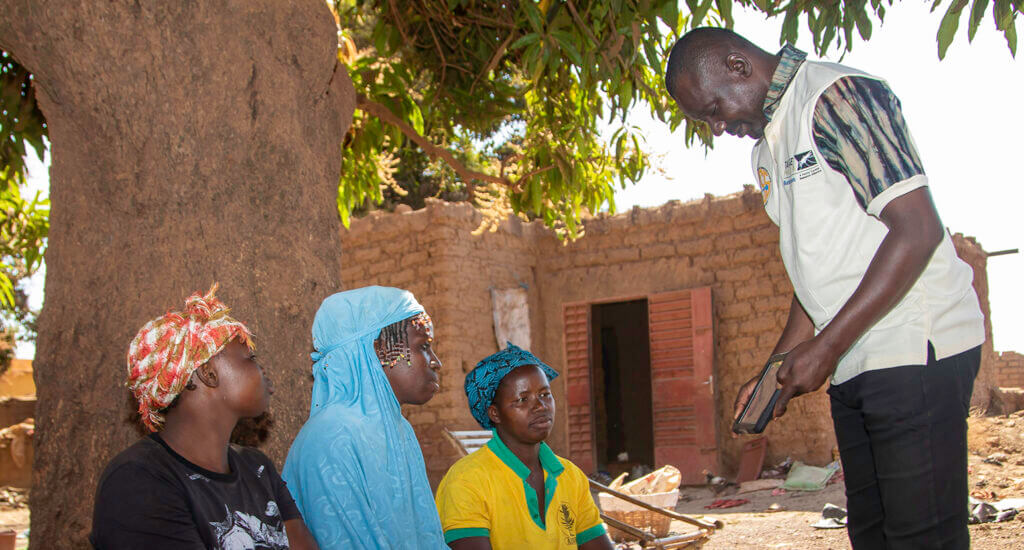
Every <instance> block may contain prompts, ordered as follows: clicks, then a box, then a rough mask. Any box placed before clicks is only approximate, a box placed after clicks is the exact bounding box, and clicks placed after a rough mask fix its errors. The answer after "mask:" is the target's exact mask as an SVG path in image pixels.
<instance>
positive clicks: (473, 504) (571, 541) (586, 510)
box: [437, 433, 605, 550]
mask: <svg viewBox="0 0 1024 550" xmlns="http://www.w3.org/2000/svg"><path fill="white" fill-rule="evenodd" d="M540 463H541V466H542V467H543V468H544V500H545V501H546V502H544V503H543V505H544V508H543V509H541V508H540V506H539V503H538V502H537V493H536V491H534V490H533V489H532V488H530V486H529V485H527V483H526V478H527V477H528V476H529V475H530V469H529V468H527V467H526V465H525V464H523V463H522V461H520V460H519V459H518V458H516V456H515V455H514V454H512V451H510V450H509V449H508V447H506V446H505V444H504V443H502V441H501V438H499V437H498V434H497V433H495V434H494V437H492V438H491V440H490V442H488V443H487V445H486V446H485V447H481V448H480V449H479V450H477V451H476V452H474V453H472V454H470V455H469V456H465V457H463V458H462V459H461V460H459V461H458V462H456V463H455V465H454V466H452V467H451V469H450V470H448V473H447V474H445V476H444V479H442V480H441V485H440V486H439V487H438V488H437V511H438V513H439V514H440V515H441V527H442V528H443V529H444V540H445V542H449V543H450V542H452V541H454V540H458V539H462V538H467V537H489V538H490V539H491V548H493V549H494V550H512V549H517V550H518V549H524V550H525V549H552V550H555V549H557V550H569V549H574V548H578V546H579V545H581V544H584V543H586V542H588V541H590V540H593V539H594V538H597V537H599V536H601V535H603V534H604V533H605V527H604V524H603V523H602V522H601V515H600V512H598V509H597V505H595V504H594V499H593V497H591V496H590V485H589V483H588V482H587V476H586V475H584V474H583V471H582V470H580V469H579V468H577V467H576V465H575V464H573V463H572V462H569V461H568V460H566V459H564V458H561V457H559V456H556V455H555V453H553V452H552V451H551V448H550V447H548V446H547V444H545V443H541V445H540Z"/></svg>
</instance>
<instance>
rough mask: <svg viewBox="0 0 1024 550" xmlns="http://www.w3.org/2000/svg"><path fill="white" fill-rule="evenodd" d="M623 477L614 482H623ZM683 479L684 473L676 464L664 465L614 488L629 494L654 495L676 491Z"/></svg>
mask: <svg viewBox="0 0 1024 550" xmlns="http://www.w3.org/2000/svg"><path fill="white" fill-rule="evenodd" d="M621 479H623V477H622V476H619V477H618V478H616V479H615V481H613V482H612V483H615V482H619V483H622V482H621ZM682 481H683V475H682V474H681V473H679V470H678V469H677V468H676V467H675V466H664V467H662V468H659V469H657V470H655V471H653V472H651V473H649V474H647V475H645V476H643V477H640V478H638V479H634V480H633V481H630V482H629V483H626V484H625V485H622V486H621V487H612V488H613V489H615V490H617V491H619V492H622V493H626V494H627V495H652V494H658V493H668V492H672V491H675V490H676V489H678V488H679V484H680V483H681V482H682Z"/></svg>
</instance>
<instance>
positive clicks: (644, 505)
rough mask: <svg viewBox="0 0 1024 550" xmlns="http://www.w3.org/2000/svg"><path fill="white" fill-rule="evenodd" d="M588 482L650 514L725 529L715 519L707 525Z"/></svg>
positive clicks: (712, 528)
mask: <svg viewBox="0 0 1024 550" xmlns="http://www.w3.org/2000/svg"><path fill="white" fill-rule="evenodd" d="M589 481H590V486H591V487H593V488H594V489H597V490H598V491H600V492H603V493H608V494H609V495H612V496H615V497H618V498H621V499H622V500H624V501H626V502H628V503H630V504H633V505H636V506H639V507H641V508H644V509H646V510H650V511H652V512H658V513H661V514H664V515H666V516H668V517H670V518H672V519H677V520H679V521H682V522H685V523H689V524H690V525H696V526H698V527H703V528H704V529H711V530H714V529H721V528H722V527H725V524H724V523H722V521H721V520H717V519H716V520H715V521H714V523H709V522H707V521H703V520H699V519H697V518H691V517H690V516H685V515H683V514H679V513H677V512H675V511H674V510H666V509H665V508H658V507H657V506H654V505H653V504H647V503H646V502H644V501H642V500H638V499H635V498H633V497H631V496H629V495H627V494H625V493H620V492H618V491H616V490H615V489H612V488H609V487H606V486H604V485H602V484H600V483H598V482H596V481H594V480H593V479H591V480H589Z"/></svg>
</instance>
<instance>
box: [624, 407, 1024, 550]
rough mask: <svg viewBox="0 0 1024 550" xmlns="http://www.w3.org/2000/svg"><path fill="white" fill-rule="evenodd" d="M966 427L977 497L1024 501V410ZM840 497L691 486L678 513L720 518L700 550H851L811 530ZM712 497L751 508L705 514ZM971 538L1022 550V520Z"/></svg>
mask: <svg viewBox="0 0 1024 550" xmlns="http://www.w3.org/2000/svg"><path fill="white" fill-rule="evenodd" d="M968 425H969V429H968V450H969V455H968V468H969V480H970V488H971V491H972V493H973V494H974V496H975V498H980V499H981V500H986V501H989V502H991V501H993V500H1000V499H1004V498H1020V497H1024V436H1022V428H1024V411H1019V412H1017V413H1014V415H1010V416H1008V417H1005V416H1004V417H986V418H973V417H972V418H970V419H969V420H968ZM989 457H992V460H990V462H997V463H998V464H995V463H988V462H985V459H988V458H989ZM843 491H844V487H843V483H842V482H841V481H839V482H835V483H832V484H831V485H828V486H827V487H825V489H823V490H821V491H815V492H803V491H789V492H786V493H785V494H779V495H772V491H770V490H763V491H756V492H752V493H745V494H740V495H727V494H724V493H723V494H722V495H718V496H716V495H715V494H714V493H712V492H711V490H710V489H708V488H705V487H690V488H685V489H684V490H683V491H682V494H681V496H680V502H679V504H678V506H676V511H678V512H680V513H683V514H687V515H692V516H697V517H702V518H706V519H718V520H721V521H722V522H723V523H724V524H725V527H724V528H723V529H720V530H718V531H716V532H715V533H714V534H713V535H712V536H711V538H710V539H709V540H708V541H707V543H706V544H705V545H704V546H703V548H704V550H745V549H749V550H753V549H769V548H771V549H776V548H777V549H785V548H790V549H800V550H847V549H849V548H850V543H849V540H848V539H847V537H846V530H845V529H815V528H813V527H811V524H812V523H814V522H816V521H818V519H820V517H821V509H822V507H824V505H825V504H826V503H831V504H835V505H837V506H842V507H845V506H846V496H845V495H844V494H843ZM987 491H991V493H986V492H987ZM716 498H727V499H736V498H745V499H748V500H750V503H748V504H744V505H741V506H737V507H735V508H727V509H723V510H716V511H712V510H707V509H705V508H704V506H706V505H708V504H711V502H713V501H714V500H715V499H716ZM774 509H777V510H778V511H775V510H774ZM712 512H714V513H712ZM691 530H692V528H691V527H688V526H687V525H686V524H684V523H682V522H673V524H672V531H674V532H677V533H683V532H688V531H691ZM970 532H971V548H974V549H977V550H1017V549H1019V548H1022V547H1024V514H1021V515H1019V516H1018V517H1017V519H1014V520H1011V521H1007V522H1004V523H985V524H980V525H972V526H970ZM620 548H629V547H628V546H625V545H622V546H620ZM633 548H636V547H635V546H634V547H633Z"/></svg>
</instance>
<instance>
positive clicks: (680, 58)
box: [665, 27, 757, 95]
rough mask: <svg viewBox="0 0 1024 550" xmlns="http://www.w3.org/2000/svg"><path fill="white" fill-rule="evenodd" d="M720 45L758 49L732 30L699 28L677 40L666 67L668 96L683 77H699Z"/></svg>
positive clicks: (706, 68)
mask: <svg viewBox="0 0 1024 550" xmlns="http://www.w3.org/2000/svg"><path fill="white" fill-rule="evenodd" d="M723 45H724V46H733V47H740V48H743V49H747V48H749V47H754V48H757V46H755V45H754V44H752V43H751V42H750V41H749V40H747V39H746V38H743V37H742V36H740V35H739V34H737V33H736V32H734V31H732V30H731V29H723V28H719V27H698V28H696V29H693V30H691V31H690V32H688V33H686V34H684V35H683V36H682V37H681V38H680V39H679V40H676V43H675V45H673V46H672V51H671V52H670V53H669V56H668V64H667V65H666V66H665V88H666V89H667V90H668V93H669V95H672V93H673V91H674V90H675V86H676V83H677V82H678V80H679V78H680V77H682V76H683V75H700V74H704V73H705V72H706V71H708V69H709V68H710V67H711V64H712V62H713V59H714V55H713V54H714V53H715V52H716V51H717V50H718V49H719V48H720V47H721V46H723Z"/></svg>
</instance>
